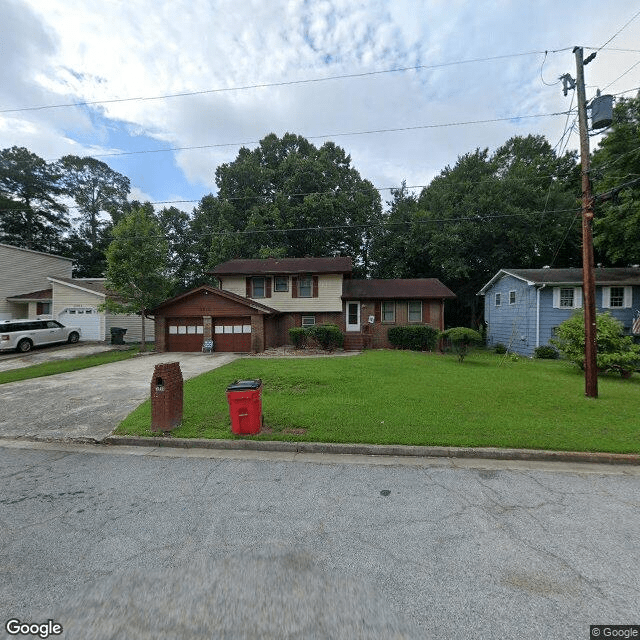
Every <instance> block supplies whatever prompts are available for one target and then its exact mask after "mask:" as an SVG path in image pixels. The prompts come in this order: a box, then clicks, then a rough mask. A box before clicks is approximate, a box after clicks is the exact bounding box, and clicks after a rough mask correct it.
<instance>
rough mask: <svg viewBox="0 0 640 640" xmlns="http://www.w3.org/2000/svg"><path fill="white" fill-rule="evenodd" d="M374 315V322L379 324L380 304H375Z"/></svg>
mask: <svg viewBox="0 0 640 640" xmlns="http://www.w3.org/2000/svg"><path fill="white" fill-rule="evenodd" d="M374 315H375V320H376V322H380V320H381V319H382V308H381V305H380V302H376V303H375V307H374Z"/></svg>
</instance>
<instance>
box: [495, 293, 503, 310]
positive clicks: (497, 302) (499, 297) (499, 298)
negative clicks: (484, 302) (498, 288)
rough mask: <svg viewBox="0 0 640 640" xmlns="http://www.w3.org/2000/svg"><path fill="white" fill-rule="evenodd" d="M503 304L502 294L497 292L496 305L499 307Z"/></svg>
mask: <svg viewBox="0 0 640 640" xmlns="http://www.w3.org/2000/svg"><path fill="white" fill-rule="evenodd" d="M501 304H502V294H500V293H496V307H499V306H500V305H501Z"/></svg>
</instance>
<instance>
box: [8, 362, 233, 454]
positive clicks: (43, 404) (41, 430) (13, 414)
mask: <svg viewBox="0 0 640 640" xmlns="http://www.w3.org/2000/svg"><path fill="white" fill-rule="evenodd" d="M236 357H237V356H236V355H234V354H208V353H171V354H167V353H162V354H152V355H142V356H138V357H136V358H131V359H129V360H123V361H121V362H113V363H110V364H105V365H101V366H98V367H91V368H89V369H83V370H82V371H74V372H71V373H61V374H58V375H55V376H48V377H45V378H36V379H33V380H24V381H21V382H11V383H9V384H3V385H0V438H25V439H29V440H45V441H54V440H62V441H84V442H101V441H102V440H103V439H104V438H106V437H107V436H108V435H109V434H110V433H111V432H112V431H113V430H114V429H115V428H116V426H117V425H118V424H119V423H120V421H121V420H123V419H124V418H125V417H126V416H127V415H128V414H129V413H130V412H131V411H132V410H133V409H135V408H136V407H137V406H138V405H139V404H140V403H141V402H143V401H144V400H146V399H147V398H148V397H149V395H150V387H151V378H152V376H153V370H154V368H155V365H156V364H159V363H161V362H176V361H177V362H179V363H180V369H181V370H182V376H183V378H184V379H185V380H187V379H188V378H193V377H194V376H197V375H199V374H201V373H204V372H205V371H210V370H212V369H216V368H217V367H221V366H222V365H225V364H227V363H229V362H232V361H233V360H235V359H236ZM230 382H232V381H231V380H230ZM221 393H224V389H223V390H222V391H221Z"/></svg>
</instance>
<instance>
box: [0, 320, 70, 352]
mask: <svg viewBox="0 0 640 640" xmlns="http://www.w3.org/2000/svg"><path fill="white" fill-rule="evenodd" d="M78 340H80V327H65V326H64V325H62V324H60V323H59V322H56V321H55V320H3V321H0V350H2V349H15V350H16V351H19V352H21V353H26V352H27V351H31V349H32V348H33V347H39V346H40V345H42V344H52V343H54V342H71V343H73V342H78Z"/></svg>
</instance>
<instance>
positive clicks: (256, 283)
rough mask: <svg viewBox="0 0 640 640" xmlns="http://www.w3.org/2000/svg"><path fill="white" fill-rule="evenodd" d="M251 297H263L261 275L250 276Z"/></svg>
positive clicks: (262, 279)
mask: <svg viewBox="0 0 640 640" xmlns="http://www.w3.org/2000/svg"><path fill="white" fill-rule="evenodd" d="M251 297H252V298H264V297H265V293H264V278H263V277H256V278H251Z"/></svg>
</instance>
